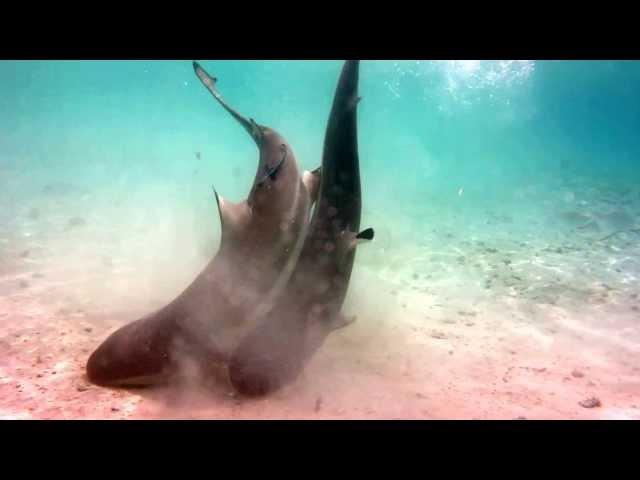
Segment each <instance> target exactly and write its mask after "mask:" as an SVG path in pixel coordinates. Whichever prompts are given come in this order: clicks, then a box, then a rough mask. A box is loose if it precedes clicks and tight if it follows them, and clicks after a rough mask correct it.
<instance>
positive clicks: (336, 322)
mask: <svg viewBox="0 0 640 480" xmlns="http://www.w3.org/2000/svg"><path fill="white" fill-rule="evenodd" d="M357 318H358V317H356V316H355V315H351V316H349V317H347V316H346V315H344V314H342V313H339V314H338V315H336V316H335V318H333V320H332V321H331V323H330V325H329V329H330V330H331V331H334V330H340V329H342V328H345V327H348V326H349V325H351V324H352V323H354V322H355V321H356V320H357Z"/></svg>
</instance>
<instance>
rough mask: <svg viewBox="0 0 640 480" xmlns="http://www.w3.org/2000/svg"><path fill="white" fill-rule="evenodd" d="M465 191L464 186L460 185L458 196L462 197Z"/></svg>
mask: <svg viewBox="0 0 640 480" xmlns="http://www.w3.org/2000/svg"><path fill="white" fill-rule="evenodd" d="M463 193H464V188H462V187H460V190H458V196H459V197H461V196H462V194H463Z"/></svg>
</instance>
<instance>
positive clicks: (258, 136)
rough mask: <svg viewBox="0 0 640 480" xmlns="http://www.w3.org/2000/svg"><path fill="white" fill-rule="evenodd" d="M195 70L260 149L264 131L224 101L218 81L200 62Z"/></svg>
mask: <svg viewBox="0 0 640 480" xmlns="http://www.w3.org/2000/svg"><path fill="white" fill-rule="evenodd" d="M193 70H194V71H195V72H196V76H197V77H198V78H199V79H200V81H201V82H202V84H203V85H204V86H205V87H206V88H207V90H209V92H211V95H213V97H214V98H215V99H216V100H217V101H218V102H219V103H220V105H222V107H223V108H224V109H225V110H226V111H227V112H229V113H230V114H231V116H232V117H233V118H235V119H236V120H237V121H238V122H239V123H240V125H242V126H243V127H244V129H245V130H246V131H247V132H248V133H249V135H251V138H253V140H254V141H255V142H256V144H257V145H258V147H260V145H261V144H262V130H261V128H260V126H259V125H258V124H257V123H256V122H254V121H253V119H252V118H250V119H247V118H246V117H244V116H242V115H240V114H239V113H238V112H237V111H236V110H234V109H233V108H231V107H230V106H229V105H228V104H227V102H225V101H224V99H223V98H222V95H220V92H218V89H217V88H216V84H217V82H218V79H217V78H216V77H212V76H211V75H209V74H208V73H207V71H206V70H205V69H204V68H202V67H201V66H200V64H199V63H198V62H193Z"/></svg>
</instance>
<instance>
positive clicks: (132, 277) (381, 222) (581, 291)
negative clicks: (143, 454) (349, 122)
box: [0, 188, 640, 419]
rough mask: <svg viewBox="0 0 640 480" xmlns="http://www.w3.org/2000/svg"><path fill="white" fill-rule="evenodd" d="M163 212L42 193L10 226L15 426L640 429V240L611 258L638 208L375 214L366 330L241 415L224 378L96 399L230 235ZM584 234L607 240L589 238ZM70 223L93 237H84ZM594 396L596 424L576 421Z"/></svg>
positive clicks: (7, 306) (2, 327)
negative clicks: (144, 322) (542, 422)
mask: <svg viewBox="0 0 640 480" xmlns="http://www.w3.org/2000/svg"><path fill="white" fill-rule="evenodd" d="M62 190H64V188H63V189H62ZM573 191H577V188H574V190H573ZM636 193H637V192H636ZM520 194H521V196H523V197H525V198H524V200H526V197H527V196H528V195H530V196H531V195H535V194H536V193H535V192H533V193H532V191H522V192H520ZM465 195H466V193H465ZM594 195H595V194H594ZM83 196H85V197H83ZM165 197H166V195H165V193H164V192H159V193H158V195H157V196H156V197H154V201H155V202H149V201H147V203H145V204H144V205H142V199H136V200H135V201H133V200H131V199H129V198H126V199H124V200H123V201H122V202H113V199H112V198H111V197H110V196H109V195H108V193H106V192H102V193H100V192H93V193H87V192H75V191H70V192H67V194H66V195H54V194H51V193H49V194H41V195H39V196H36V197H34V199H33V201H31V202H29V203H28V204H24V205H23V209H22V210H21V211H18V212H15V213H14V214H13V215H11V216H10V217H7V220H6V222H4V223H3V228H2V230H1V231H0V262H1V263H0V275H1V276H0V418H5V419H6V418H17V419H25V418H37V419H43V418H47V419H64V418H74V419H75V418H80V419H93V418H108V419H121V418H129V419H135V418H207V419H226V418H232V419H248V418H251V419H253V418H259V419H271V418H276V419H284V418H286V419H329V418H332V419H333V418H338V419H471V418H478V419H512V418H516V417H525V418H527V419H640V364H638V361H637V359H638V358H639V357H638V355H639V353H640V311H639V310H640V298H639V297H638V293H640V288H639V281H638V279H639V278H640V277H639V275H640V246H639V245H640V242H638V240H639V239H640V235H639V234H637V233H634V232H628V231H627V232H622V233H620V234H616V235H615V236H613V237H611V238H610V239H609V240H607V241H604V242H597V241H596V240H597V239H598V238H601V237H604V236H605V235H608V234H609V233H614V232H612V231H611V227H610V226H609V227H608V226H607V225H613V226H614V227H615V228H617V227H620V226H622V227H623V228H627V227H629V228H634V227H636V226H637V217H636V216H634V213H633V212H638V211H640V210H639V209H638V208H637V200H638V198H640V196H637V195H636V197H633V198H632V200H631V201H632V202H636V203H632V204H629V203H624V202H623V203H622V206H616V205H617V204H615V203H614V204H612V203H611V201H609V202H608V203H607V202H604V201H603V202H601V203H598V204H597V205H595V206H594V205H591V206H590V207H589V206H585V205H583V206H582V207H584V210H586V213H583V212H579V213H578V214H575V215H568V216H564V217H563V216H562V215H560V214H561V213H562V212H563V211H578V210H579V209H578V208H576V204H577V203H578V202H580V201H581V197H580V196H579V195H577V194H572V195H567V194H566V192H565V191H561V190H559V191H558V195H557V198H552V199H550V200H549V202H550V203H549V204H544V202H538V203H537V204H536V206H535V208H532V209H530V210H529V211H528V212H521V211H518V210H516V209H515V208H511V210H507V209H504V211H501V210H500V209H494V210H492V211H488V210H486V209H485V210H482V211H480V210H479V211H478V212H477V214H474V215H473V216H470V215H468V214H466V215H465V210H464V208H463V207H462V206H460V207H459V209H458V210H457V211H456V210H455V209H452V210H451V214H450V215H443V214H442V212H441V211H440V212H439V211H438V209H437V208H436V207H435V206H434V207H433V208H431V209H429V208H428V207H424V209H423V210H421V211H414V212H401V213H396V212H384V210H382V209H381V210H379V211H375V209H373V208H370V209H368V210H367V212H366V213H365V218H364V219H363V222H364V223H363V226H365V227H366V226H369V225H371V226H373V227H375V228H376V230H377V235H378V237H377V240H376V242H374V243H373V244H371V245H365V246H362V247H361V249H360V250H359V253H358V259H357V266H356V270H355V273H354V278H353V282H352V284H351V287H350V292H349V298H348V301H347V304H346V305H345V313H346V314H348V315H357V317H358V319H357V321H356V323H355V324H353V325H351V326H350V327H348V328H346V329H343V330H341V331H338V332H336V333H334V334H333V335H332V336H330V337H329V339H328V341H327V343H326V344H325V346H324V347H323V348H322V349H321V350H320V351H319V352H318V354H317V355H316V356H315V357H314V358H313V360H312V362H311V363H310V365H309V366H308V368H307V369H306V370H305V372H304V374H303V376H302V377H301V378H300V379H299V380H298V381H297V382H296V383H295V384H293V385H291V386H290V387H288V388H286V389H284V390H283V391H280V392H278V393H276V394H275V395H273V396H270V397H268V398H264V399H260V400H245V399H240V398H237V397H235V396H234V395H233V393H232V392H231V389H230V387H229V386H228V385H227V384H226V382H225V381H224V375H223V373H221V375H220V378H219V379H217V381H214V382H211V384H210V385H208V386H207V387H206V388H205V387H203V388H201V389H199V390H197V391H196V390H194V389H192V388H191V389H175V388H174V389H162V390H160V389H156V390H150V391H127V390H110V389H105V388H100V387H96V386H93V385H90V384H88V383H87V381H86V379H85V378H84V365H85V362H86V360H87V358H88V355H89V354H90V353H91V351H92V350H93V349H95V348H96V347H97V346H98V345H99V343H100V342H101V341H102V340H103V339H104V338H105V337H106V336H107V335H108V334H109V333H110V332H112V331H114V330H115V329H116V328H118V327H119V326H121V325H124V324H125V323H127V322H129V321H131V320H134V319H135V318H137V317H138V316H140V315H142V314H145V313H148V311H149V310H150V309H152V308H156V307H159V306H161V305H162V304H163V303H166V302H167V301H169V300H171V299H172V298H173V297H174V296H175V294H177V293H179V291H180V290H181V289H182V288H184V287H185V286H186V285H187V283H188V282H189V281H190V280H191V279H192V278H193V276H194V275H195V274H196V273H197V272H198V270H199V269H200V268H201V267H202V266H203V265H204V263H205V262H206V260H207V258H208V255H209V254H211V253H212V252H214V251H215V238H216V234H217V233H216V232H213V233H212V232H207V234H206V235H204V234H203V233H202V231H204V230H206V229H211V228H212V227H211V225H214V224H215V210H214V205H213V204H212V205H211V212H210V216H211V218H207V220H206V221H202V222H200V221H199V218H201V217H199V215H204V214H203V212H202V211H197V212H196V211H193V209H192V211H190V210H188V209H187V208H185V209H184V211H185V212H187V213H185V214H181V215H178V214H177V213H176V210H175V209H174V210H172V209H171V208H172V207H171V205H172V203H171V199H167V198H165ZM161 198H165V200H164V203H160V204H159V203H158V202H160V199H161ZM461 198H462V199H464V198H465V197H461ZM594 198H600V197H597V196H595V197H594ZM12 200H13V199H12V198H11V197H10V196H9V197H7V198H6V199H5V202H10V201H12ZM173 200H175V199H173ZM589 201H590V202H591V203H593V202H594V200H592V199H590V200H589ZM612 205H613V206H612ZM600 207H602V208H600ZM605 207H606V208H608V210H607V211H608V212H609V213H606V212H607V211H606V210H605ZM33 208H37V209H38V214H37V215H32V214H33V211H32V209H33ZM515 211H518V212H519V213H518V215H514V212H515ZM602 211H604V212H605V213H604V214H603V213H602ZM611 211H614V212H618V213H613V214H612V213H611ZM189 212H190V213H189ZM381 212H382V213H381ZM620 212H622V213H620ZM30 214H31V216H30ZM391 214H393V215H391ZM207 215H209V214H207ZM409 215H410V216H409ZM580 215H586V216H587V217H588V219H592V218H593V219H595V220H596V221H598V222H600V225H599V229H598V231H597V232H594V231H590V230H588V229H587V230H585V231H583V230H580V229H578V228H577V227H578V226H580V225H576V224H575V222H576V219H578V220H580V221H578V222H577V223H578V224H581V220H584V218H581V217H580ZM603 215H605V216H604V217H603ZM606 215H608V216H606ZM416 216H421V217H420V218H422V219H423V220H424V221H423V228H422V229H418V228H416V225H415V218H416ZM31 217H34V218H31ZM74 217H79V218H82V219H83V220H84V223H83V224H81V225H75V226H72V227H70V228H69V224H68V222H69V220H70V219H71V218H74ZM572 222H574V223H572ZM365 223H366V225H365ZM607 228H609V230H607ZM211 239H213V240H211ZM25 252H28V253H26V254H25ZM167 252H181V253H170V254H168V253H167ZM589 397H597V398H598V399H599V400H600V402H601V406H600V407H596V408H584V407H582V406H580V405H579V402H581V401H583V400H585V399H587V398H589Z"/></svg>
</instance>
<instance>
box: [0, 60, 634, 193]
mask: <svg viewBox="0 0 640 480" xmlns="http://www.w3.org/2000/svg"><path fill="white" fill-rule="evenodd" d="M205 64H206V65H207V67H208V68H210V69H211V70H212V71H213V72H214V73H215V74H216V75H217V76H218V77H219V78H220V84H219V86H220V89H221V91H222V93H223V95H224V96H225V98H227V99H228V101H229V102H231V103H232V105H234V106H236V108H237V109H238V110H239V111H241V112H244V113H245V114H246V115H249V116H253V117H255V118H256V119H257V120H258V121H260V122H262V123H265V124H268V125H271V126H273V128H275V129H277V130H278V131H281V132H283V134H284V135H286V137H287V138H288V139H290V142H291V144H292V145H293V146H294V148H295V149H296V152H297V154H298V157H299V158H300V161H301V163H302V164H303V166H304V167H306V168H313V167H314V166H315V165H317V164H318V162H319V158H320V152H321V144H322V138H323V125H324V123H325V122H326V117H327V112H328V109H329V106H330V101H331V96H332V88H333V84H334V81H335V74H336V69H337V68H339V65H340V62H335V61H314V62H306V61H288V62H285V61H280V62H277V61H268V62H267V61H251V62H249V61H216V62H205ZM0 76H1V78H2V84H1V86H0V89H1V91H0V102H1V103H0V111H2V115H1V116H0V128H1V132H2V133H1V137H0V151H1V152H2V166H3V168H5V169H6V168H18V169H21V170H30V171H38V172H40V171H42V172H46V174H47V175H49V174H52V173H54V172H55V175H56V176H59V177H60V178H71V177H74V176H75V177H76V178H78V177H80V176H82V178H83V182H84V183H89V182H91V184H92V185H94V184H99V185H112V184H113V183H114V182H118V181H124V180H123V179H128V180H130V181H131V182H132V185H131V188H143V186H144V184H145V183H149V182H153V181H162V180H163V179H167V178H169V177H172V176H177V178H181V177H183V178H190V176H191V174H192V173H193V170H194V169H196V168H201V169H203V170H202V173H203V175H201V176H200V177H199V178H200V179H202V180H203V181H206V182H216V183H218V184H220V188H222V189H223V190H227V191H228V192H229V193H230V194H231V195H241V194H242V192H243V189H244V190H245V191H246V189H247V186H248V179H249V178H250V177H251V175H252V173H253V172H251V167H252V166H253V164H252V161H253V159H254V157H255V152H254V147H253V145H252V144H251V143H250V141H248V139H247V138H246V135H245V133H244V132H243V131H242V130H241V129H239V128H238V127H237V125H235V124H234V122H233V121H232V120H231V119H230V118H227V116H226V113H225V112H223V111H222V110H221V109H220V108H219V107H218V106H217V105H216V104H214V102H213V100H212V99H211V98H208V94H207V92H206V91H205V90H204V89H203V88H202V86H201V85H200V84H199V83H198V82H197V80H196V78H195V77H194V75H193V71H192V68H191V65H190V62H186V61H185V62H183V61H175V62H168V61H155V62H153V61H152V62H138V61H123V62H114V61H95V62H89V61H75V62H7V61H5V62H1V63H0ZM639 81H640V64H638V62H616V61H611V62H596V61H587V62H585V61H581V62H578V61H575V62H571V61H555V62H550V61H549V62H534V61H524V62H489V61H486V62H476V61H467V62H460V61H458V62H426V61H420V62H409V61H401V62H392V61H387V62H383V61H370V62H366V61H365V62H363V67H362V80H361V91H362V96H363V97H364V99H365V100H364V101H363V103H362V104H361V106H362V113H361V115H360V149H361V153H362V168H363V172H364V175H365V177H366V182H367V183H366V184H365V190H366V194H367V195H369V196H374V195H375V196H376V197H382V198H391V197H396V198H398V197H397V196H398V195H400V196H402V197H404V198H403V201H411V200H412V198H414V197H415V196H420V195H424V194H426V195H435V196H441V195H447V193H450V192H452V191H453V192H457V191H458V188H460V186H464V187H465V191H466V192H467V193H468V194H474V195H477V196H478V198H477V199H476V201H481V202H482V201H490V200H492V199H497V198H500V197H503V196H507V197H508V195H509V194H510V193H511V192H513V190H514V189H515V188H517V187H518V186H521V185H522V184H523V183H527V182H531V181H534V180H536V179H540V178H546V176H550V177H555V178H567V177H571V176H575V175H584V176H589V177H591V178H596V179H607V180H610V181H611V182H616V181H625V182H629V183H633V182H636V181H637V180H638V175H640V173H639V172H640V170H639V169H637V168H636V163H637V160H636V159H637V154H638V151H639V149H640V139H639V138H638V135H637V134H636V132H637V125H638V120H639V114H640V94H638V90H637V85H638V82H639ZM195 151H201V152H202V157H203V161H201V162H198V161H197V159H196V158H195V156H194V152H195ZM234 167H236V168H237V169H239V170H240V171H239V172H238V171H236V176H237V177H238V182H234V181H232V180H230V179H231V178H233V176H232V170H233V168H234ZM134 184H135V185H134ZM201 186H202V185H201V184H199V183H197V182H193V181H192V182H191V184H190V187H192V188H200V187H201ZM474 203H476V202H475V201H474Z"/></svg>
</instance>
